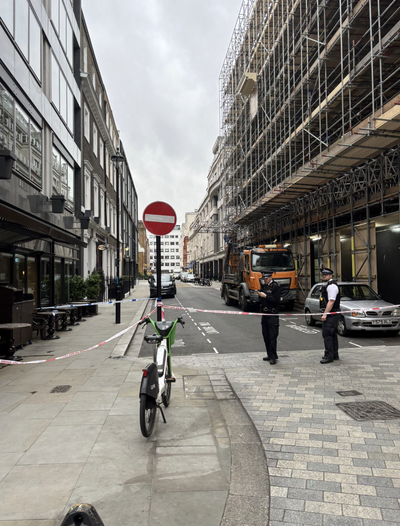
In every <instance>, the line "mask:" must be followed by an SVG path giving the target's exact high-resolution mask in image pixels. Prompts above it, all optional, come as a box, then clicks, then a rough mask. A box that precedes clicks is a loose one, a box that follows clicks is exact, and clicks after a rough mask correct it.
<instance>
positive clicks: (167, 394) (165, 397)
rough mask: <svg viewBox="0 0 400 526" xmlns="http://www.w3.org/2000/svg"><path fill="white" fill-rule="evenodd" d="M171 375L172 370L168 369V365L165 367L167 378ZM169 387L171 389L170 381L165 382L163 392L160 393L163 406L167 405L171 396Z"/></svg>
mask: <svg viewBox="0 0 400 526" xmlns="http://www.w3.org/2000/svg"><path fill="white" fill-rule="evenodd" d="M171 375H172V371H171V370H170V367H169V366H168V367H167V378H171ZM171 389H172V383H171V382H167V384H166V386H165V392H164V393H163V394H162V395H161V400H162V403H163V404H164V406H165V407H168V406H169V401H170V398H171Z"/></svg>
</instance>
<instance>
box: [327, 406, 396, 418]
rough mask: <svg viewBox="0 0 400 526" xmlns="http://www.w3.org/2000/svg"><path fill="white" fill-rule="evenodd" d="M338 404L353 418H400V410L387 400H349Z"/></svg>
mask: <svg viewBox="0 0 400 526" xmlns="http://www.w3.org/2000/svg"><path fill="white" fill-rule="evenodd" d="M336 405H337V406H338V407H339V409H341V410H342V411H344V412H345V413H346V414H347V415H349V416H350V417H351V418H352V419H353V420H359V421H360V420H361V421H363V420H391V419H393V418H400V411H399V410H398V409H396V408H395V407H392V406H391V405H389V404H387V403H386V402H347V403H343V404H336Z"/></svg>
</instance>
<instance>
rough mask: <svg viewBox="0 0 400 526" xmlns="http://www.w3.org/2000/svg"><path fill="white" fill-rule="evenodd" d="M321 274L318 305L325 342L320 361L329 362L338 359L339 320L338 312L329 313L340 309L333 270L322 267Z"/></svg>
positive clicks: (338, 292)
mask: <svg viewBox="0 0 400 526" xmlns="http://www.w3.org/2000/svg"><path fill="white" fill-rule="evenodd" d="M321 274H322V281H323V285H322V291H321V299H320V307H321V311H322V312H323V315H322V316H321V321H322V337H323V339H324V344H325V354H324V356H323V357H322V360H321V363H331V362H333V360H339V342H338V337H337V331H336V327H337V324H338V322H339V318H340V314H329V313H330V312H338V311H340V291H339V287H338V286H337V280H334V279H332V276H333V271H332V270H331V269H329V268H324V269H322V271H321Z"/></svg>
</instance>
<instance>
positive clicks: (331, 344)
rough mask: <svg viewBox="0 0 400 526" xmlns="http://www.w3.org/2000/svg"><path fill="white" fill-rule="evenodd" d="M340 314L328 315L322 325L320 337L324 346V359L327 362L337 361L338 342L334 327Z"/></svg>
mask: <svg viewBox="0 0 400 526" xmlns="http://www.w3.org/2000/svg"><path fill="white" fill-rule="evenodd" d="M339 318H340V314H328V315H327V317H326V321H324V322H323V323H322V337H323V339H324V344H325V358H327V359H328V360H338V359H339V342H338V337H337V331H336V327H337V324H338V322H339Z"/></svg>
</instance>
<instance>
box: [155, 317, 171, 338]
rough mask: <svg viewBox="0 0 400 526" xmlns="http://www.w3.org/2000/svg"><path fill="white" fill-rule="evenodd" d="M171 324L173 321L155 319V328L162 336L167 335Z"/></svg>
mask: <svg viewBox="0 0 400 526" xmlns="http://www.w3.org/2000/svg"><path fill="white" fill-rule="evenodd" d="M173 324H174V322H173V321H156V327H157V330H158V332H159V333H160V334H161V336H164V337H165V336H168V334H169V331H170V330H171V327H172V325H173Z"/></svg>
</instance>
